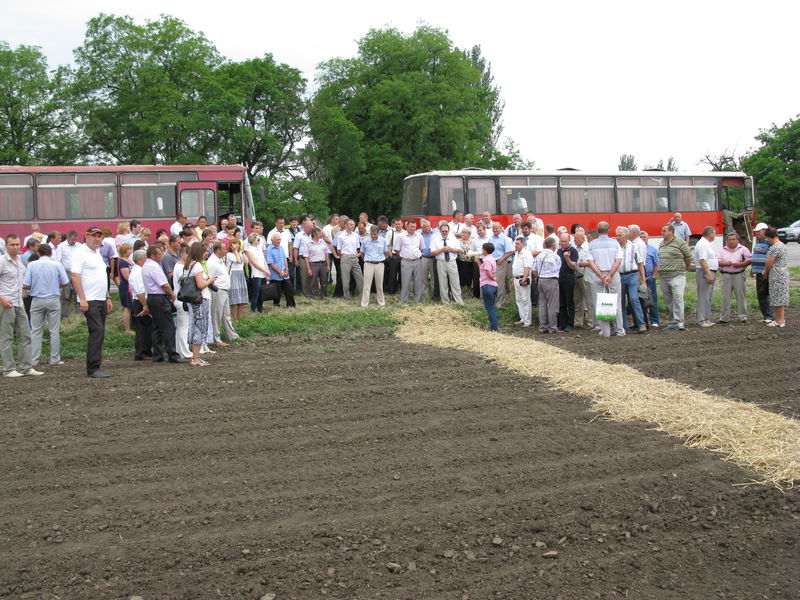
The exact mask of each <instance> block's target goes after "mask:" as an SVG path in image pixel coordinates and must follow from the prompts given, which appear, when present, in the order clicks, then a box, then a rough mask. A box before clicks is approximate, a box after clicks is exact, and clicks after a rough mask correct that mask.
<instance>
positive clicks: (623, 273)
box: [619, 269, 639, 275]
mask: <svg viewBox="0 0 800 600" xmlns="http://www.w3.org/2000/svg"><path fill="white" fill-rule="evenodd" d="M638 272H639V270H638V269H637V270H634V271H620V272H619V274H620V275H630V274H631V273H638Z"/></svg>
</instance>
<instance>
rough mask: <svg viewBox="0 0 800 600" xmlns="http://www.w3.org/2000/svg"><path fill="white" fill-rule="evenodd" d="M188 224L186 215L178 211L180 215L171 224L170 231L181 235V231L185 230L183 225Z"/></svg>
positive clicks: (172, 233)
mask: <svg viewBox="0 0 800 600" xmlns="http://www.w3.org/2000/svg"><path fill="white" fill-rule="evenodd" d="M185 224H186V215H185V214H183V213H178V216H177V217H175V222H174V223H173V224H172V225H170V226H169V232H170V234H171V235H180V234H181V231H183V226H184V225H185Z"/></svg>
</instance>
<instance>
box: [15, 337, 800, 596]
mask: <svg viewBox="0 0 800 600" xmlns="http://www.w3.org/2000/svg"><path fill="white" fill-rule="evenodd" d="M729 331H731V332H732V333H731V334H730V337H725V335H726V334H725V330H723V328H712V329H711V330H710V331H702V340H705V341H704V342H703V343H700V342H698V343H695V342H693V341H692V340H693V339H694V336H695V332H694V331H692V330H690V331H688V332H686V334H683V335H682V336H680V337H679V336H677V335H676V336H671V335H670V334H665V335H664V336H661V334H658V337H657V336H656V335H655V334H654V335H652V337H651V336H641V340H640V339H639V338H638V337H637V336H631V337H630V338H626V339H624V340H614V339H612V340H610V341H602V342H598V341H597V340H595V338H594V337H592V338H591V343H592V347H593V348H597V349H599V350H598V351H602V350H603V349H605V348H608V349H609V353H611V350H610V349H611V348H614V355H613V359H614V360H622V359H624V357H623V356H622V355H621V354H620V353H621V352H631V353H632V354H631V358H630V360H631V361H632V362H634V363H636V364H638V365H643V367H642V368H645V367H646V368H650V367H647V365H646V364H644V363H648V364H650V365H651V366H652V368H654V369H655V368H659V369H662V370H660V371H658V372H657V373H656V374H659V375H662V376H675V377H676V378H677V379H681V377H680V376H679V375H680V373H682V372H684V371H685V370H686V369H684V368H683V367H686V366H687V365H688V367H689V370H692V371H694V370H695V368H697V369H698V370H699V369H700V368H701V367H697V365H698V364H699V365H703V364H706V362H705V361H706V360H708V359H707V357H706V354H707V353H708V352H709V349H710V348H711V349H713V348H715V347H717V348H722V349H724V350H725V351H726V352H727V350H728V349H729V348H728V346H729V345H730V344H725V343H723V342H725V340H730V339H734V336H735V337H736V339H741V338H740V334H739V333H738V332H740V331H746V330H745V329H740V328H738V327H736V326H732V327H730V328H729ZM733 332H737V333H735V334H734V333H733ZM755 332H756V330H755V329H754V333H753V334H752V335H753V336H754V337H755V338H756V340H767V341H765V342H764V343H763V344H762V346H760V348H761V351H762V352H764V353H767V352H768V351H769V349H770V348H771V347H772V346H771V344H773V343H774V342H771V341H768V340H772V339H773V338H772V335H773V334H772V333H770V332H764V331H763V329H760V328H759V329H758V330H757V333H755ZM700 334H701V332H700V331H699V330H698V331H697V335H700ZM741 335H751V334H741ZM714 336H722V337H719V338H718V337H714ZM553 337H554V338H555V336H553ZM678 339H680V340H681V346H680V347H679V348H683V351H680V350H679V348H677V347H676V348H675V349H674V355H673V354H670V355H669V356H672V357H673V358H672V359H670V361H671V362H667V363H666V364H667V365H670V364H672V365H673V366H680V367H681V368H679V369H674V368H673V371H674V372H670V371H669V370H664V369H666V367H665V366H661V367H658V366H657V365H656V361H655V358H656V357H655V356H651V357H649V358H648V359H647V360H643V359H641V357H640V355H641V353H642V351H641V348H649V351H650V353H651V354H652V353H655V352H656V351H657V350H660V349H662V348H670V349H671V347H672V346H673V343H665V342H664V341H661V340H678ZM558 342H559V344H560V345H561V344H564V345H568V344H571V343H576V344H578V345H579V346H580V345H586V344H588V343H589V342H590V338H588V337H582V336H577V335H576V336H573V337H572V338H571V339H569V340H563V341H562V340H559V341H558ZM716 342H720V344H716ZM633 344H638V345H639V347H640V350H639V351H638V352H634V351H632V350H629V348H630V347H631V346H632V345H633ZM648 345H649V346H648ZM675 345H676V346H677V344H675ZM739 347H740V348H744V347H748V345H747V344H740V345H739ZM622 348H625V350H622ZM692 353H695V355H694V356H693V358H691V359H690V358H688V357H689V356H691V355H692ZM681 354H682V355H684V357H683V358H680V355H681ZM776 354H780V353H776ZM726 356H727V354H726ZM211 360H212V362H213V365H212V367H210V368H207V369H198V368H189V367H184V366H178V365H168V364H161V365H158V364H155V365H150V364H144V365H142V364H141V363H133V362H130V361H122V360H116V361H107V364H106V365H105V367H106V368H107V369H108V370H109V371H110V372H111V373H112V374H113V376H114V377H113V378H112V379H110V380H106V381H103V380H88V379H86V378H85V377H84V376H83V369H82V365H80V364H74V363H73V364H67V365H64V366H63V367H60V368H58V370H56V368H52V369H48V371H49V372H48V374H47V375H46V376H44V377H39V378H33V377H26V378H24V379H21V380H14V381H8V380H5V381H3V382H2V384H0V385H2V398H1V399H0V410H1V411H2V422H1V424H0V436H2V437H1V439H2V440H3V452H2V455H0V456H1V458H0V461H2V465H1V466H0V468H2V472H3V473H4V478H3V480H4V481H3V486H2V491H0V527H2V531H3V534H4V535H3V537H4V543H3V544H2V547H1V548H0V564H2V565H3V569H2V570H0V595H2V596H4V597H10V598H56V597H58V598H127V597H129V596H132V595H140V596H142V597H143V598H145V600H151V599H153V598H252V599H258V598H260V597H261V596H262V595H266V594H276V600H283V599H288V598H320V597H323V596H328V597H332V598H368V597H369V598H376V597H381V598H437V599H438V598H445V599H451V598H452V599H462V598H465V597H466V598H487V597H493V598H515V599H516V598H563V599H584V598H594V597H597V598H612V597H628V598H682V599H683V598H698V597H709V598H710V597H714V598H748V599H750V598H793V597H796V593H797V589H798V586H800V571H798V569H797V548H798V547H799V546H798V545H799V544H800V527H798V524H800V494H798V491H797V490H789V491H787V492H781V491H779V490H777V489H773V488H767V487H762V486H739V485H737V484H741V483H746V482H748V481H749V480H751V479H752V477H753V475H752V474H751V473H748V472H746V471H743V470H741V469H739V468H737V467H735V466H733V465H731V464H729V463H725V462H723V461H721V460H720V459H719V457H718V456H717V455H714V454H712V453H710V452H705V451H701V450H693V449H689V448H686V447H683V446H681V445H680V442H679V441H678V440H676V439H674V438H669V437H667V436H666V435H664V434H660V433H656V432H652V431H648V430H647V427H646V425H643V424H637V423H613V422H608V421H605V420H603V419H599V418H596V415H595V414H593V413H591V412H588V411H587V408H586V404H585V403H584V402H583V401H582V399H579V398H575V397H571V396H569V395H566V394H563V393H561V392H557V391H553V390H550V389H548V388H547V387H546V386H545V385H544V384H543V383H542V382H540V381H536V380H532V379H527V378H522V377H517V376H511V375H509V373H508V372H505V371H503V370H501V369H499V368H497V367H496V366H494V365H492V364H490V363H487V362H486V361H484V360H483V359H480V358H477V357H475V356H471V355H463V354H457V353H447V352H443V351H441V350H434V349H431V348H428V347H425V346H414V345H410V344H405V343H403V342H400V341H397V340H395V339H392V338H387V337H380V338H372V337H369V336H363V337H358V338H353V339H350V340H317V341H314V342H301V341H298V342H297V343H296V344H294V345H291V346H290V345H288V344H287V343H286V342H284V341H278V340H269V342H268V343H262V344H260V345H259V346H258V347H256V346H254V345H248V346H245V345H242V346H237V347H235V348H233V349H231V351H228V352H226V353H224V354H223V353H220V354H217V355H215V356H214V357H212V359H211ZM742 364H743V367H744V368H745V369H746V368H747V364H748V361H747V360H744V361H743V362H742ZM772 369H773V366H772V364H771V363H770V366H769V367H768V372H769V379H770V380H771V381H774V380H775V379H780V374H781V372H782V371H781V370H780V369H779V367H777V366H775V367H774V369H775V371H774V372H773V371H772ZM719 379H722V378H719ZM725 379H726V381H725V385H727V384H728V383H729V381H730V378H729V377H726V378H725ZM715 380H718V379H714V380H712V381H709V382H708V383H701V382H702V379H701V378H700V376H699V375H697V377H696V379H695V380H693V382H694V383H699V384H701V386H702V387H712V386H713V385H714V381H715ZM748 381H750V379H747V378H745V377H744V376H742V384H741V385H737V386H735V388H736V389H737V390H741V386H744V385H750V388H749V390H742V391H741V393H742V394H744V393H745V392H747V393H751V394H753V393H756V391H757V390H758V389H759V388H758V384H757V383H756V382H753V383H750V384H748V383H747V382H748ZM720 391H722V388H720ZM736 397H739V396H736ZM547 552H557V553H558V554H557V556H556V557H555V558H546V557H545V555H546V553H547Z"/></svg>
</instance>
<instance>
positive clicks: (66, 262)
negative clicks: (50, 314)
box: [53, 230, 105, 315]
mask: <svg viewBox="0 0 800 600" xmlns="http://www.w3.org/2000/svg"><path fill="white" fill-rule="evenodd" d="M82 245H83V244H81V243H80V242H79V241H78V233H77V232H76V231H75V230H70V231H68V232H67V239H66V240H64V241H63V242H61V243H60V244H59V245H58V246H57V247H56V251H55V252H54V253H53V258H54V259H55V260H57V261H58V262H60V263H61V265H62V266H63V267H64V269H65V270H66V271H67V277H69V278H70V282H71V281H72V255H73V254H74V253H75V251H76V250H77V249H78V248H80V247H81V246H82ZM103 265H105V262H104V263H103ZM74 304H75V289H74V287H73V286H72V283H70V285H68V286H66V287H63V288H61V314H64V315H66V314H68V313H67V310H68V309H69V308H72V307H73V305H74ZM73 310H74V308H73Z"/></svg>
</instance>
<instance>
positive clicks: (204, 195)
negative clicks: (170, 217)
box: [178, 181, 217, 224]
mask: <svg viewBox="0 0 800 600" xmlns="http://www.w3.org/2000/svg"><path fill="white" fill-rule="evenodd" d="M216 200H217V184H216V183H215V182H213V181H179V182H178V201H179V208H178V210H179V211H180V212H182V213H183V214H185V215H186V218H187V219H188V221H189V222H190V223H197V219H198V217H205V218H206V220H207V221H208V223H209V224H213V223H214V222H215V221H216V220H217V205H216Z"/></svg>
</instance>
